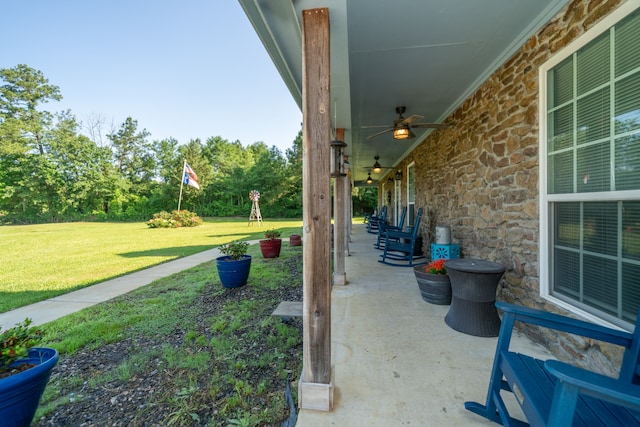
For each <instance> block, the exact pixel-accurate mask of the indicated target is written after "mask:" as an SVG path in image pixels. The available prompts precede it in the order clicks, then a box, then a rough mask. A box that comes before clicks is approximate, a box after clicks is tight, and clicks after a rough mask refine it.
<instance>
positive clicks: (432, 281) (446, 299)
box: [413, 265, 451, 305]
mask: <svg viewBox="0 0 640 427" xmlns="http://www.w3.org/2000/svg"><path fill="white" fill-rule="evenodd" d="M424 267H425V266H424V265H416V266H415V267H413V274H415V276H416V281H417V282H418V288H419V289H420V294H421V295H422V299H423V300H425V301H426V302H428V303H430V304H437V305H449V304H451V281H450V280H449V275H447V274H431V273H427V272H425V271H424Z"/></svg>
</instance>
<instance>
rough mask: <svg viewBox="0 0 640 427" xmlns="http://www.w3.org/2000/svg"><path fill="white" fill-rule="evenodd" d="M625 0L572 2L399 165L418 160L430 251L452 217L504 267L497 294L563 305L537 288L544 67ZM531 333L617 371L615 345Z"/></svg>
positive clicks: (419, 200)
mask: <svg viewBox="0 0 640 427" xmlns="http://www.w3.org/2000/svg"><path fill="white" fill-rule="evenodd" d="M621 3H623V1H622V0H612V1H605V0H592V1H589V0H574V1H572V2H571V3H570V4H569V5H568V6H567V7H565V9H563V11H562V12H561V13H560V14H559V15H557V16H556V17H555V18H554V19H552V20H551V21H550V22H549V23H547V25H546V26H544V27H543V28H542V29H541V30H540V31H539V32H538V33H537V34H536V35H534V36H532V37H531V38H530V39H529V40H528V41H527V42H526V43H525V44H524V45H523V46H522V47H521V49H520V50H519V51H518V52H517V53H516V54H515V55H514V56H513V57H512V58H511V59H509V60H508V61H507V62H506V63H505V64H504V65H502V66H501V67H500V68H499V69H498V70H497V71H496V72H495V73H494V74H493V75H492V76H491V77H490V78H489V79H488V80H487V81H486V82H485V83H484V84H483V85H482V86H481V87H480V88H479V89H478V90H477V91H476V92H475V93H474V94H473V95H472V96H471V97H469V98H468V99H467V100H466V101H465V102H464V103H463V104H462V105H461V106H460V107H459V108H458V109H457V110H456V111H455V112H454V113H453V114H452V115H451V116H449V117H448V118H447V119H446V122H447V123H451V124H453V126H452V128H450V129H446V130H438V131H434V132H433V133H431V135H429V137H428V138H427V139H426V140H425V141H423V142H422V143H421V144H420V145H419V146H418V147H417V148H416V149H415V150H414V151H413V152H412V153H411V154H410V155H409V156H407V157H406V158H405V159H404V160H403V161H402V163H401V164H400V165H399V166H398V168H397V169H401V170H402V171H403V172H404V171H406V167H407V166H408V165H410V164H411V163H413V162H415V172H416V185H415V188H416V209H417V208H419V207H423V208H424V210H425V215H424V217H423V221H422V224H421V230H420V233H421V235H422V236H423V240H424V241H425V243H424V248H423V249H424V251H425V253H427V254H428V253H429V245H428V243H429V242H432V241H434V234H435V226H436V225H450V226H451V232H452V240H453V241H454V242H455V243H459V244H460V246H461V251H462V256H463V257H465V258H481V259H487V260H492V261H496V262H499V263H501V264H503V265H504V266H506V268H507V270H506V273H505V276H504V278H503V279H502V281H501V286H500V287H499V289H498V298H499V299H503V300H507V301H511V302H517V303H519V304H524V305H527V306H531V307H537V308H543V309H545V310H548V311H555V312H562V311H561V310H559V309H558V308H557V307H555V306H554V305H552V304H549V303H546V302H545V300H544V299H542V298H541V297H540V295H539V281H538V271H539V268H538V264H539V263H538V245H539V213H538V209H539V206H538V205H539V203H538V201H539V199H538V67H539V66H540V65H541V64H542V63H544V62H545V61H546V60H548V59H549V58H550V57H551V56H552V55H553V54H554V53H555V52H557V51H558V50H559V49H561V48H563V47H564V46H566V45H568V44H569V43H570V42H572V41H573V40H575V39H576V38H577V37H578V36H580V35H581V34H583V33H584V32H585V31H586V30H588V29H589V28H591V27H592V26H593V25H594V23H596V22H597V21H599V20H600V19H601V18H602V17H604V16H606V15H608V14H609V13H610V12H611V11H612V10H614V9H615V8H616V7H617V6H618V5H620V4H621ZM394 172H395V171H394ZM394 172H392V173H394ZM405 173H406V172H405ZM387 178H388V176H385V177H383V179H382V180H381V182H385V180H386V179H387ZM405 186H406V181H403V189H402V194H403V195H404V194H405V188H404V187H405ZM403 203H406V200H403ZM526 332H527V334H529V335H530V336H532V338H534V339H535V340H537V341H539V342H542V343H543V344H544V345H545V346H547V347H549V348H550V349H551V350H552V351H553V352H554V353H555V354H557V355H558V356H559V357H560V358H563V359H571V360H574V361H577V362H578V363H580V364H583V365H590V366H592V367H596V369H599V370H600V371H601V372H604V373H607V374H613V373H614V372H617V368H616V367H615V366H616V365H617V364H619V360H620V352H619V351H618V349H616V348H611V347H607V346H604V347H601V346H599V345H598V344H596V343H593V342H591V341H588V340H584V339H579V338H572V337H564V336H563V337H562V338H560V339H559V338H558V336H557V334H550V333H548V332H547V331H545V330H538V329H535V328H529V327H528V328H527V331H526Z"/></svg>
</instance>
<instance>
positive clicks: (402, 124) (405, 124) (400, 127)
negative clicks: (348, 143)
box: [366, 106, 451, 139]
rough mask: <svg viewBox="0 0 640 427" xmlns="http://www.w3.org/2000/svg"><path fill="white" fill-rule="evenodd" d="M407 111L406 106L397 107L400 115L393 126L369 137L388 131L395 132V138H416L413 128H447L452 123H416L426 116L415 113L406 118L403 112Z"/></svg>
mask: <svg viewBox="0 0 640 427" xmlns="http://www.w3.org/2000/svg"><path fill="white" fill-rule="evenodd" d="M405 111H406V108H405V107H404V106H400V107H396V113H398V117H397V118H396V119H395V120H394V121H393V127H390V128H389V129H385V130H383V131H382V132H378V133H375V134H373V135H370V136H368V137H367V139H371V138H375V137H376V136H380V135H382V134H385V133H387V132H393V138H394V139H411V138H415V134H414V133H413V132H412V131H411V129H415V128H427V129H445V128H448V127H450V126H451V125H449V124H446V123H414V122H415V121H417V120H422V119H424V116H420V115H418V114H413V115H411V116H409V117H407V118H405V117H404V116H403V115H402V114H403V113H404V112H405ZM366 127H386V126H366Z"/></svg>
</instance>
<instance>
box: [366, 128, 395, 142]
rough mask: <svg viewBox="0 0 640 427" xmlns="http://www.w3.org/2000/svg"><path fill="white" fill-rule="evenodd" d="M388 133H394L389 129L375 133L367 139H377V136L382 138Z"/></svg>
mask: <svg viewBox="0 0 640 427" xmlns="http://www.w3.org/2000/svg"><path fill="white" fill-rule="evenodd" d="M387 132H393V128H389V129H386V130H383V131H382V132H378V133H374V134H373V135H369V136H368V137H367V139H371V138H375V137H376V136H380V135H382V134H383V133H387Z"/></svg>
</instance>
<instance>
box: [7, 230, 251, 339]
mask: <svg viewBox="0 0 640 427" xmlns="http://www.w3.org/2000/svg"><path fill="white" fill-rule="evenodd" d="M257 242H258V241H257V240H253V241H249V243H250V244H254V243H257ZM220 255H221V253H220V251H219V250H218V249H210V250H208V251H204V252H200V253H197V254H195V255H190V256H187V257H183V258H178V259H176V260H174V261H168V262H165V263H163V264H160V265H156V266H155V267H150V268H147V269H145V270H140V271H137V272H135V273H131V274H127V275H125V276H120V277H117V278H115V279H111V280H107V281H106V282H102V283H98V284H97V285H93V286H89V287H87V288H83V289H79V290H77V291H74V292H70V293H68V294H64V295H60V296H58V297H55V298H51V299H48V300H46V301H41V302H38V303H35V304H31V305H27V306H24V307H20V308H17V309H15V310H10V311H8V312H6V313H0V327H1V328H3V329H6V328H9V327H11V326H13V325H15V324H16V323H18V322H21V321H23V320H24V319H25V318H27V317H30V318H31V319H32V320H33V324H34V325H42V324H44V323H47V322H51V321H52V320H56V319H58V318H60V317H62V316H66V315H67V314H71V313H75V312H76V311H79V310H82V309H83V308H85V307H90V306H92V305H95V304H98V303H100V302H103V301H107V300H110V299H112V298H115V297H117V296H118V295H122V294H126V293H127V292H130V291H132V290H134V289H137V288H139V287H141V286H145V285H148V284H150V283H151V282H153V281H154V280H157V279H160V278H163V277H166V276H170V275H172V274H175V273H178V272H180V271H182V270H186V269H189V268H191V267H195V266H196V265H199V264H202V263H204V262H207V261H211V260H214V259H216V258H217V257H219V256H220Z"/></svg>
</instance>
